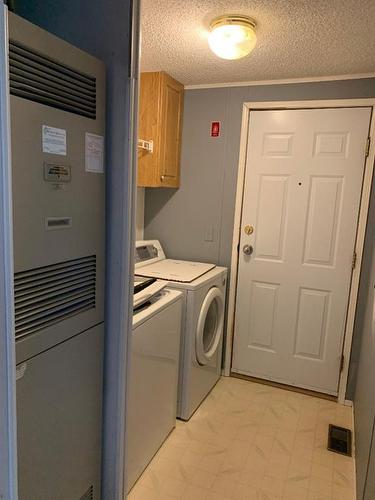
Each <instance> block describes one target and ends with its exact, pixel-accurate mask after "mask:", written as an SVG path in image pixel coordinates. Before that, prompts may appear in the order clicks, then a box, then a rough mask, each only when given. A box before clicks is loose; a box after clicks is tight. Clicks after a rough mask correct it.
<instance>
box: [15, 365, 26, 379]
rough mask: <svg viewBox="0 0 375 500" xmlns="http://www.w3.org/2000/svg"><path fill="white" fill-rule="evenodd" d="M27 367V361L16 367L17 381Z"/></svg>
mask: <svg viewBox="0 0 375 500" xmlns="http://www.w3.org/2000/svg"><path fill="white" fill-rule="evenodd" d="M26 368H27V363H22V365H20V366H17V367H16V381H17V380H19V379H20V378H22V377H23V376H24V375H25V371H26Z"/></svg>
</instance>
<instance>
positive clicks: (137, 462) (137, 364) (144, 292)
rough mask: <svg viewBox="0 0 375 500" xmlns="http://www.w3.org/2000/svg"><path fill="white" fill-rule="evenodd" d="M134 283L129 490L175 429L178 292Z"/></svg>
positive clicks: (145, 282)
mask: <svg viewBox="0 0 375 500" xmlns="http://www.w3.org/2000/svg"><path fill="white" fill-rule="evenodd" d="M166 284H167V283H166V282H160V281H156V280H136V282H135V286H134V292H135V293H134V306H135V310H134V314H133V334H132V347H131V358H130V380H129V393H128V400H127V408H128V413H127V433H126V436H127V443H126V445H127V453H128V460H127V481H128V484H127V486H128V491H129V490H130V489H131V488H132V486H133V485H134V483H135V482H136V480H137V479H138V477H139V476H140V475H141V474H142V472H143V471H144V469H145V468H146V467H147V465H148V463H149V462H150V461H151V459H152V457H153V456H154V455H155V453H156V452H157V451H158V449H159V448H160V446H161V445H162V444H163V442H164V440H165V439H166V437H167V436H168V434H169V433H170V432H171V431H172V430H173V428H174V427H175V425H176V407H177V387H178V363H179V353H180V333H181V311H182V307H181V306H182V302H181V299H182V295H183V294H182V293H181V292H179V291H177V290H167V289H165V286H166Z"/></svg>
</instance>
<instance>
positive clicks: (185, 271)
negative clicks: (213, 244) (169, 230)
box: [136, 259, 216, 283]
mask: <svg viewBox="0 0 375 500" xmlns="http://www.w3.org/2000/svg"><path fill="white" fill-rule="evenodd" d="M214 267H216V266H215V264H206V263H203V262H190V261H186V260H172V259H164V260H160V261H159V262H155V263H154V264H150V265H148V266H144V267H141V268H138V269H137V270H136V273H137V275H138V276H146V277H150V278H159V279H163V280H168V281H178V282H181V283H191V282H192V281H194V280H195V279H197V278H199V277H200V276H202V275H203V274H206V273H207V272H208V271H210V270H211V269H213V268H214Z"/></svg>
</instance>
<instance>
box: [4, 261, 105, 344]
mask: <svg viewBox="0 0 375 500" xmlns="http://www.w3.org/2000/svg"><path fill="white" fill-rule="evenodd" d="M95 291H96V257H95V256H90V257H83V258H81V259H75V260H70V261H68V262H62V263H59V264H53V265H51V266H45V267H39V268H36V269H31V270H29V271H22V272H19V273H16V274H15V275H14V294H15V323H16V337H17V338H19V337H24V336H25V335H29V334H30V333H33V332H36V331H38V330H42V329H44V328H47V327H49V326H51V325H53V324H54V323H58V322H60V321H63V320H65V319H67V318H69V317H71V316H73V315H75V314H79V313H81V312H83V311H86V310H88V309H92V308H94V307H95Z"/></svg>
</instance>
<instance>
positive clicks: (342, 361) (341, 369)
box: [340, 354, 345, 373]
mask: <svg viewBox="0 0 375 500" xmlns="http://www.w3.org/2000/svg"><path fill="white" fill-rule="evenodd" d="M344 364H345V356H344V355H343V354H341V361H340V373H341V372H342V371H343V369H344Z"/></svg>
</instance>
